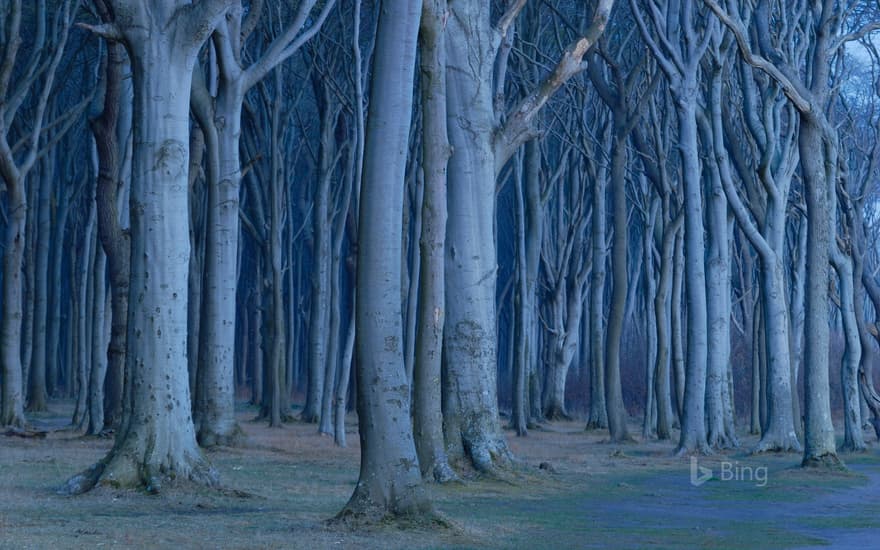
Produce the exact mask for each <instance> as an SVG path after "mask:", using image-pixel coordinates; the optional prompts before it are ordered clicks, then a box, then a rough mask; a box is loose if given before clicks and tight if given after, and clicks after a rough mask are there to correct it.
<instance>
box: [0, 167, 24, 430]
mask: <svg viewBox="0 0 880 550" xmlns="http://www.w3.org/2000/svg"><path fill="white" fill-rule="evenodd" d="M22 183H23V182H10V181H8V180H7V181H6V193H7V195H6V201H7V205H8V206H7V216H8V221H7V224H6V235H5V239H4V250H3V315H2V318H0V357H2V358H3V400H2V404H0V405H2V407H0V426H13V427H16V428H23V427H24V424H25V418H24V392H23V387H22V363H21V324H22V304H21V302H22V281H21V274H22V272H21V265H22V261H23V259H24V240H25V225H26V220H27V199H26V195H25V192H24V189H23V188H22Z"/></svg>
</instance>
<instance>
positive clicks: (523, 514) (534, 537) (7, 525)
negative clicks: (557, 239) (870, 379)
mask: <svg viewBox="0 0 880 550" xmlns="http://www.w3.org/2000/svg"><path fill="white" fill-rule="evenodd" d="M69 410H70V404H69V403H62V404H57V403H56V404H54V405H53V406H52V409H51V410H50V412H49V413H46V414H43V415H39V416H37V417H36V418H35V424H36V427H38V428H41V427H42V428H43V429H48V428H52V429H57V428H58V427H60V426H62V425H63V424H64V423H65V419H66V418H69V415H68V412H69ZM253 416H254V410H252V409H250V408H246V407H242V410H241V411H240V412H239V421H240V422H241V423H242V428H243V429H244V431H245V433H246V434H247V436H248V442H247V446H246V447H243V448H236V449H228V448H223V449H219V450H216V451H211V452H209V453H208V456H209V458H210V459H211V461H212V462H213V463H214V465H215V466H216V467H217V469H218V470H219V472H220V476H221V481H222V483H223V485H224V487H225V488H227V489H230V490H228V491H223V492H214V491H210V490H206V489H190V490H184V489H169V490H167V491H165V492H163V493H162V494H160V495H158V496H148V495H146V494H143V493H135V492H131V491H119V490H113V489H110V488H102V489H99V490H97V491H93V492H91V493H88V494H85V495H82V496H78V497H62V496H58V495H56V494H55V492H54V491H55V489H56V488H57V487H58V486H60V485H61V484H62V483H63V482H64V480H65V479H67V477H68V476H70V475H72V474H73V473H75V472H77V471H80V470H82V469H83V468H85V467H87V466H89V465H90V464H92V463H94V462H95V461H97V460H98V459H100V458H101V457H102V456H103V455H104V454H105V453H106V452H107V451H108V450H109V448H110V447H111V445H112V440H111V439H100V438H81V437H78V436H75V435H74V434H73V433H72V432H65V431H58V432H53V433H50V434H49V435H48V437H46V438H45V439H23V438H18V437H0V548H4V549H5V548H15V549H18V548H71V547H73V548H98V547H100V548H309V549H311V548H383V549H384V548H450V547H452V548H590V547H614V548H644V547H657V548H669V547H712V548H744V547H748V548H785V547H811V546H815V547H822V546H825V545H828V544H830V543H834V544H835V545H843V546H854V545H856V546H865V545H868V546H871V545H872V544H873V543H874V542H875V540H876V536H877V534H878V533H880V455H878V450H877V447H876V445H875V444H873V445H874V446H873V447H871V448H870V449H869V450H868V451H867V452H866V453H862V454H858V455H844V457H843V458H844V461H845V462H846V463H847V464H848V465H849V466H850V468H851V472H850V473H821V472H804V471H802V470H800V469H799V468H797V467H796V466H797V465H798V464H799V462H800V456H799V455H794V454H784V455H774V454H767V455H760V456H750V455H749V454H748V453H747V449H749V448H750V446H753V445H754V443H755V442H756V439H755V438H753V437H744V438H743V441H742V447H741V448H740V449H737V450H733V451H730V452H725V453H717V454H715V455H712V456H708V457H701V458H699V459H698V465H699V466H702V467H704V468H710V469H711V470H712V472H713V474H712V476H711V477H709V479H707V480H706V481H705V482H704V483H702V484H701V485H700V486H693V485H692V484H691V481H690V479H691V477H690V470H691V466H690V461H689V460H688V459H680V458H674V457H673V456H672V450H673V447H674V444H673V443H671V442H658V441H640V442H637V443H630V444H623V445H617V444H610V443H608V442H607V433H603V432H584V431H583V429H582V428H583V422H581V421H572V422H559V423H554V424H551V425H548V426H547V427H546V429H544V430H533V431H531V432H530V433H529V436H528V437H526V438H516V437H513V436H512V433H511V432H508V441H509V443H510V446H511V449H512V451H513V452H514V453H515V455H516V456H517V457H518V458H519V459H520V460H521V463H522V465H523V466H526V467H525V468H522V469H518V470H517V471H516V472H514V473H513V474H512V475H511V476H510V477H509V478H508V479H507V480H506V481H505V482H499V481H488V480H481V479H471V480H468V482H467V483H466V484H464V485H450V486H444V487H438V486H432V487H430V490H431V491H432V492H433V496H434V500H435V504H436V508H437V510H438V511H439V512H440V513H441V514H443V515H444V516H445V517H447V518H449V519H450V520H451V521H452V523H453V524H454V525H456V526H457V527H458V528H457V529H452V530H437V531H433V530H429V529H418V530H414V531H413V530H410V531H402V530H400V529H396V528H390V527H388V528H377V529H375V530H369V531H357V532H352V531H344V530H338V529H331V528H328V527H327V526H326V524H325V523H324V520H326V519H328V518H331V517H332V516H333V515H334V514H336V512H338V511H339V510H340V509H341V508H342V506H343V505H344V504H345V503H346V501H347V500H348V498H349V496H350V495H351V492H352V490H353V487H354V484H355V483H356V481H357V477H358V456H359V454H358V453H359V451H358V438H357V431H356V426H355V424H354V423H353V420H354V417H351V418H350V420H352V423H350V424H349V425H348V431H349V432H350V434H349V437H348V441H349V445H350V446H349V448H347V449H340V448H337V447H335V446H334V445H333V440H332V438H329V437H326V436H320V435H318V434H317V427H316V426H315V425H312V424H308V425H306V424H301V423H295V424H290V425H287V426H286V427H284V428H281V429H269V428H268V427H266V425H265V423H264V422H253V421H251V420H252V418H253ZM633 431H634V432H635V425H634V427H633ZM869 439H871V440H872V439H873V438H869ZM542 462H545V463H547V466H546V467H547V469H545V470H541V469H538V465H539V464H541V463H542ZM725 464H726V466H725ZM761 467H766V473H767V476H766V480H767V482H766V485H763V486H760V481H759V480H758V479H756V478H755V477H754V476H755V472H756V471H757V470H756V469H757V468H761ZM749 468H751V470H749ZM698 472H699V471H698ZM725 472H726V473H725ZM734 472H738V473H737V474H736V476H738V478H739V479H729V478H730V477H731V476H734ZM749 472H751V475H752V478H751V479H749V478H748V474H749ZM707 477H708V476H707Z"/></svg>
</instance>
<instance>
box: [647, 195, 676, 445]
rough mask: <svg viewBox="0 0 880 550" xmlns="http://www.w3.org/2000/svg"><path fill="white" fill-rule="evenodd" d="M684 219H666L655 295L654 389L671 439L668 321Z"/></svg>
mask: <svg viewBox="0 0 880 550" xmlns="http://www.w3.org/2000/svg"><path fill="white" fill-rule="evenodd" d="M666 210H668V206H666V207H664V211H666ZM664 217H665V214H664ZM681 222H682V217H681V216H679V217H677V218H676V219H674V220H671V221H669V222H667V224H666V227H665V228H664V232H663V244H662V248H661V252H660V280H659V281H658V283H657V295H656V296H655V297H654V315H655V317H656V319H657V368H656V378H655V380H656V385H655V387H654V390H655V392H656V395H657V438H658V439H670V438H671V437H672V421H673V419H674V413H673V412H672V393H671V389H670V375H671V374H670V369H669V365H670V360H669V357H670V353H669V348H670V342H671V339H670V337H669V328H668V327H669V325H668V322H669V312H670V309H671V308H670V299H669V295H670V293H671V291H672V271H673V262H674V261H675V242H676V241H677V240H678V234H679V231H680V229H681ZM674 305H675V304H673V306H674ZM649 390H650V388H649Z"/></svg>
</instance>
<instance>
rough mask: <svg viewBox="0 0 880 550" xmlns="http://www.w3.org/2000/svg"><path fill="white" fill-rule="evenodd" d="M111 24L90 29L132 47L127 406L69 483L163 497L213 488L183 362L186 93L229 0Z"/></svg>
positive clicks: (138, 11) (121, 13) (118, 11)
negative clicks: (169, 488)
mask: <svg viewBox="0 0 880 550" xmlns="http://www.w3.org/2000/svg"><path fill="white" fill-rule="evenodd" d="M109 4H110V7H111V8H112V10H113V16H114V19H113V21H112V22H109V23H101V24H97V25H93V26H90V27H89V28H90V29H91V30H93V31H94V32H95V33H96V34H99V35H101V36H103V37H105V38H107V39H109V40H117V41H121V42H122V43H123V44H124V45H125V47H126V49H127V50H128V54H129V58H130V59H131V64H132V78H133V83H134V108H133V111H132V112H133V133H134V144H135V145H134V149H133V158H132V183H131V280H130V287H129V320H128V338H127V339H126V363H127V370H128V372H129V380H128V384H129V385H128V387H127V391H128V393H129V402H128V404H127V407H126V410H125V411H124V416H123V419H122V424H121V427H120V430H119V431H118V432H117V436H116V442H115V444H114V446H113V449H112V450H111V451H110V453H109V454H108V455H107V456H106V457H105V458H104V459H102V460H101V461H100V462H98V463H97V464H95V465H94V466H92V467H91V468H89V469H88V470H86V471H84V472H82V473H80V474H77V475H76V476H74V477H72V478H71V479H70V480H68V483H67V486H66V490H67V492H70V493H79V492H83V491H87V490H89V489H91V488H92V487H94V485H95V484H96V483H98V482H106V483H109V484H111V485H117V486H143V487H146V488H147V490H151V491H158V490H159V488H160V487H161V485H162V484H163V483H164V482H165V480H168V479H171V480H175V479H177V480H192V481H195V482H198V483H206V484H209V485H214V484H216V483H217V473H216V471H215V470H214V469H213V467H211V465H210V464H209V463H208V461H207V460H206V459H205V458H204V456H203V455H202V453H201V451H200V450H199V448H198V446H197V444H196V439H195V430H194V427H193V423H192V415H191V412H190V394H189V383H188V375H187V361H186V332H187V303H188V301H187V296H188V284H187V278H188V265H189V252H190V245H189V240H188V239H181V238H180V236H181V235H186V234H187V232H188V229H189V207H188V204H189V203H188V199H187V193H188V185H187V165H188V158H189V95H190V94H189V92H190V85H191V81H192V71H193V66H194V64H195V61H196V54H197V53H198V49H199V48H200V47H201V46H202V44H203V42H204V41H205V40H206V39H207V38H208V36H209V35H210V33H211V31H212V29H213V28H214V26H215V25H216V24H217V23H218V22H219V21H220V19H221V18H222V17H223V15H224V13H225V12H226V10H227V9H229V7H230V5H231V1H230V0H203V1H201V2H199V3H197V4H189V3H185V2H182V1H179V0H154V1H151V2H149V3H145V4H142V3H139V2H129V1H126V0H114V1H111V2H110V3H109Z"/></svg>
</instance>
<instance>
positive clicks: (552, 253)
mask: <svg viewBox="0 0 880 550" xmlns="http://www.w3.org/2000/svg"><path fill="white" fill-rule="evenodd" d="M593 168H594V170H592V172H593V173H592V174H591V176H595V177H592V178H589V179H591V180H593V181H599V180H602V179H606V178H607V170H606V169H605V168H604V167H603V168H598V169H596V166H595V165H593ZM587 179H588V178H586V177H584V175H583V174H581V173H580V172H579V171H576V170H569V172H568V174H567V175H566V177H565V178H557V180H556V181H555V182H554V184H555V186H556V193H555V195H556V200H555V202H554V204H553V208H552V209H551V210H552V213H551V214H550V215H549V221H550V223H549V226H550V227H549V230H548V231H547V233H546V234H545V242H544V244H543V246H542V260H543V262H544V274H545V278H546V280H547V283H546V284H547V287H548V293H549V294H550V296H551V299H550V301H549V304H547V306H548V309H549V314H548V315H547V318H548V320H547V321H546V322H545V324H546V325H547V331H546V332H547V340H548V344H547V350H546V353H547V362H546V375H545V379H546V387H545V392H544V402H543V409H544V417H545V418H547V419H548V420H555V419H567V418H569V416H568V413H567V411H566V408H565V388H566V381H567V379H568V372H569V369H570V367H571V364H572V361H573V360H574V355H575V352H576V351H577V347H578V343H579V339H580V335H581V330H580V323H581V319H582V317H583V305H584V302H585V298H586V295H587V294H586V286H587V282H588V280H589V276H590V271H591V267H592V262H591V259H590V256H589V254H588V253H587V252H588V248H587V246H586V244H585V242H586V239H587V235H586V232H587V231H586V230H587V227H588V225H589V222H590V216H589V215H588V210H587V208H588V205H587V200H586V195H587V193H586V187H587V186H586V185H585V180H587Z"/></svg>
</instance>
